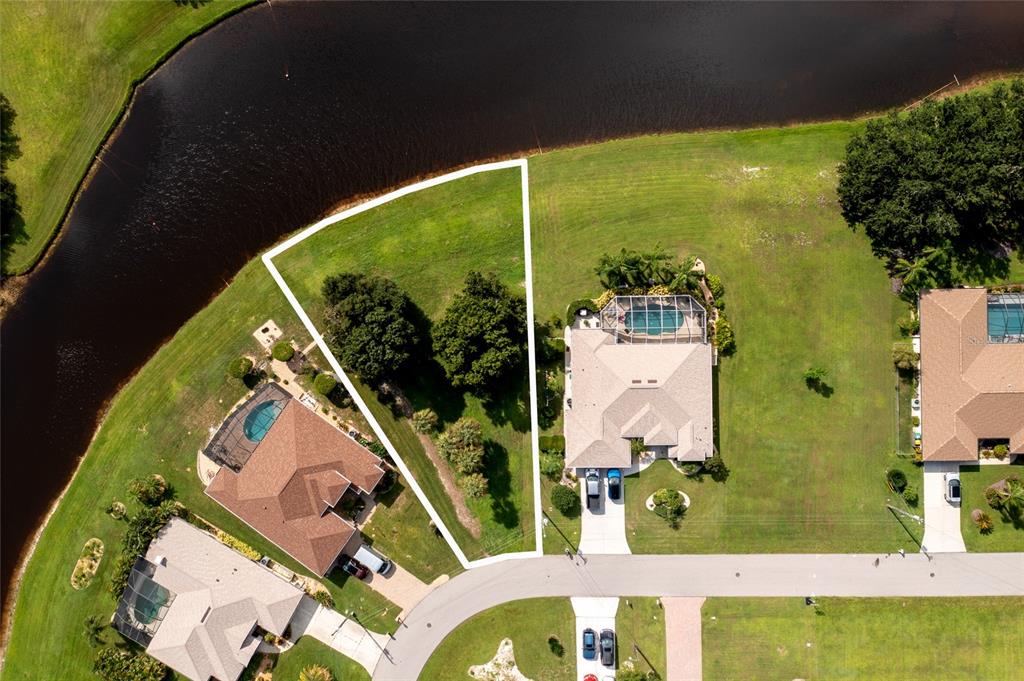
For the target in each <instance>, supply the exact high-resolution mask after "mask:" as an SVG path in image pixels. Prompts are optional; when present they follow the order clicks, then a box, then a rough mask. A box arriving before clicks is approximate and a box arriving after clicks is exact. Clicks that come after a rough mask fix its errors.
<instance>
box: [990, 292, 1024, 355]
mask: <svg viewBox="0 0 1024 681" xmlns="http://www.w3.org/2000/svg"><path fill="white" fill-rule="evenodd" d="M988 336H989V340H990V341H991V342H993V343H1007V342H1024V295H1022V294H1019V293H1011V294H1006V295H998V296H992V297H990V298H989V300H988Z"/></svg>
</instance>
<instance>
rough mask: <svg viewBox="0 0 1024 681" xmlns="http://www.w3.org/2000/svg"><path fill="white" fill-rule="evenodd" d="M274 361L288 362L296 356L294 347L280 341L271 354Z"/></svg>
mask: <svg viewBox="0 0 1024 681" xmlns="http://www.w3.org/2000/svg"><path fill="white" fill-rule="evenodd" d="M270 354H271V355H273V357H274V359H276V360H277V361H278V362H287V361H288V360H290V359H291V358H292V357H294V356H295V348H293V347H292V344H291V343H286V342H285V341H280V342H278V343H275V344H274V349H273V350H271V352H270Z"/></svg>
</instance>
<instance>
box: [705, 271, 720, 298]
mask: <svg viewBox="0 0 1024 681" xmlns="http://www.w3.org/2000/svg"><path fill="white" fill-rule="evenodd" d="M704 283H706V284H707V285H708V288H709V289H711V295H712V296H714V297H715V300H717V299H719V298H721V297H722V296H724V295H725V284H723V283H722V279H721V277H719V276H718V275H717V274H708V275H706V276H705V277H704Z"/></svg>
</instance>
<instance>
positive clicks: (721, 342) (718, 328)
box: [715, 314, 736, 357]
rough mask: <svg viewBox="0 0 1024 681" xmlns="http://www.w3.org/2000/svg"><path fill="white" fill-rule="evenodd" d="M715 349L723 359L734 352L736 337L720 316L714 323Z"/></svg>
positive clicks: (726, 321)
mask: <svg viewBox="0 0 1024 681" xmlns="http://www.w3.org/2000/svg"><path fill="white" fill-rule="evenodd" d="M715 347H716V348H718V352H719V353H720V354H722V355H723V356H725V357H728V356H729V355H731V354H733V353H734V352H736V337H735V336H734V335H733V333H732V325H731V324H729V320H728V319H726V318H725V317H724V316H723V315H721V314H720V315H718V321H716V322H715Z"/></svg>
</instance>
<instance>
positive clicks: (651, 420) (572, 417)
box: [565, 296, 714, 468]
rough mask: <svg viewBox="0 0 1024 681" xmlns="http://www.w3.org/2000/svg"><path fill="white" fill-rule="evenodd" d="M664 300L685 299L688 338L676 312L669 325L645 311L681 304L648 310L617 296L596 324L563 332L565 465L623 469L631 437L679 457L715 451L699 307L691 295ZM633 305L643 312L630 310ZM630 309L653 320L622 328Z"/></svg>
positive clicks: (707, 351)
mask: <svg viewBox="0 0 1024 681" xmlns="http://www.w3.org/2000/svg"><path fill="white" fill-rule="evenodd" d="M648 298H649V297H648ZM671 298H673V299H678V298H687V299H689V300H688V301H687V302H686V303H685V305H686V306H687V307H686V309H687V312H686V315H691V316H693V317H694V318H696V323H695V326H694V328H696V329H697V330H696V331H695V332H694V333H693V334H692V335H691V334H683V333H681V332H679V331H678V329H681V328H683V327H684V326H686V325H687V324H688V323H689V321H683V317H682V316H681V315H680V313H678V312H675V311H672V313H671V314H672V321H671V323H670V324H665V325H664V326H663V325H662V322H661V321H660V319H661V312H660V311H659V312H657V313H651V312H649V310H654V309H659V310H660V309H664V310H674V309H675V308H674V306H675V305H677V304H679V305H682V303H678V302H664V303H662V302H659V303H657V305H658V308H655V306H654V305H655V304H653V303H650V302H645V301H644V300H641V299H640V297H630V298H629V301H628V302H616V301H620V298H616V299H614V300H613V301H612V302H610V303H609V304H608V306H607V307H606V308H605V310H604V311H602V313H601V317H602V319H601V320H600V322H599V323H598V324H590V325H587V324H586V322H585V321H584V323H583V324H580V323H577V324H574V325H573V327H572V328H571V329H570V330H569V332H568V336H567V340H568V346H569V357H570V364H569V369H570V372H569V381H568V384H569V390H568V391H567V392H568V393H569V397H570V399H571V402H569V403H568V404H567V405H566V409H565V449H566V451H565V462H566V466H567V467H569V468H584V467H595V468H612V467H618V468H628V467H629V466H630V465H631V462H632V454H631V451H630V440H631V439H635V438H639V439H642V440H643V441H644V444H645V445H646V446H647V447H648V448H649V449H657V448H663V450H664V451H665V452H666V453H667V455H668V456H669V457H671V458H674V459H677V460H680V461H704V460H705V459H707V458H709V457H710V456H712V454H713V453H714V444H713V422H712V418H713V416H712V405H711V387H712V386H711V362H712V349H711V345H710V343H708V342H707V338H706V333H705V332H704V309H703V308H702V307H701V306H700V305H699V304H697V303H696V301H694V300H693V299H692V298H690V296H675V297H671ZM623 300H624V297H623ZM659 300H668V298H665V299H659ZM637 305H639V306H641V307H640V308H639V309H642V310H644V311H643V312H642V313H641V312H636V310H637V309H638V308H637V307H636V306H637ZM630 306H633V308H632V309H633V311H632V312H630V310H629V308H630ZM631 314H632V315H634V316H633V317H632V319H634V320H636V319H646V318H647V315H650V314H657V315H658V318H659V321H658V322H656V323H651V322H636V321H633V322H632V323H633V324H634V325H641V326H644V327H645V328H641V329H640V330H637V329H627V328H625V326H626V324H627V322H625V320H626V319H628V318H630V317H629V315H631ZM595 321H598V320H595ZM676 327H678V329H677V328H676ZM652 328H653V331H652Z"/></svg>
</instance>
